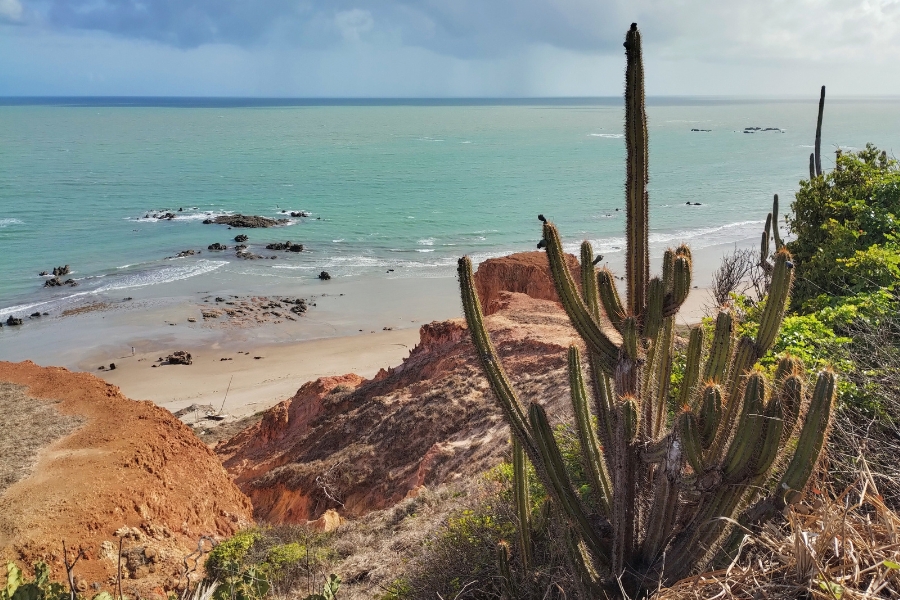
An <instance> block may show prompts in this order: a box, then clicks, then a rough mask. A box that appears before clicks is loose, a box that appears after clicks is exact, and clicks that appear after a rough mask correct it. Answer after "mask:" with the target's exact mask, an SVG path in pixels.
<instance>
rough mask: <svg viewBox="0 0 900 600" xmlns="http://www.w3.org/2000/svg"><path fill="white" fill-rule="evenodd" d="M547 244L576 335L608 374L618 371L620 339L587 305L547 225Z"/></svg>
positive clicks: (556, 234) (558, 289) (555, 235)
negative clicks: (618, 340)
mask: <svg viewBox="0 0 900 600" xmlns="http://www.w3.org/2000/svg"><path fill="white" fill-rule="evenodd" d="M544 240H545V241H546V243H547V258H548V260H549V263H550V273H551V274H552V275H553V282H554V284H555V285H556V292H557V294H559V299H560V301H561V302H562V305H563V308H564V309H565V310H566V313H567V314H568V315H569V320H570V321H571V322H572V326H573V327H574V328H575V331H577V332H578V334H579V335H580V336H581V337H582V338H583V339H584V341H585V343H587V345H588V347H589V348H590V349H591V350H593V351H594V352H596V353H597V355H598V359H599V360H600V364H601V366H602V367H603V368H604V369H605V370H606V371H607V372H609V373H611V372H612V371H613V369H614V368H615V363H616V359H617V358H618V355H619V349H618V346H617V344H616V343H615V341H614V339H613V338H614V337H618V335H617V334H616V333H615V332H614V331H610V330H607V331H604V330H603V328H601V326H600V325H599V324H598V323H597V320H596V319H595V318H594V316H593V315H592V314H591V311H590V309H588V307H587V306H586V305H585V303H584V301H583V300H582V299H581V296H580V295H579V294H578V288H577V287H576V286H575V282H574V281H573V280H572V274H571V273H570V272H569V267H568V266H567V265H566V260H565V254H564V252H563V249H562V241H561V240H560V238H559V232H557V231H556V227H554V226H553V225H552V224H551V223H544Z"/></svg>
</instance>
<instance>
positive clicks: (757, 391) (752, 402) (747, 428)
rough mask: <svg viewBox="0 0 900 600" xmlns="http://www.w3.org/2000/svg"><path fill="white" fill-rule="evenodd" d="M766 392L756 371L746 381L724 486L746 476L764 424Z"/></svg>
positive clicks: (763, 380)
mask: <svg viewBox="0 0 900 600" xmlns="http://www.w3.org/2000/svg"><path fill="white" fill-rule="evenodd" d="M765 389H766V380H765V378H764V377H763V376H762V374H761V373H760V372H759V371H756V372H754V373H753V374H751V375H750V377H749V378H748V379H747V385H746V386H745V388H744V402H743V407H742V410H741V416H740V420H739V421H738V424H737V427H736V428H735V433H734V439H733V440H732V441H731V444H730V445H729V447H728V452H727V454H726V455H725V462H724V467H725V468H724V480H725V481H726V482H727V483H738V482H740V481H742V480H744V479H746V478H747V477H748V476H749V470H750V468H751V466H752V463H753V459H754V456H755V455H756V453H757V450H758V448H759V441H760V437H761V433H762V428H763V424H764V422H765V420H766V419H765V417H764V410H763V407H764V404H765Z"/></svg>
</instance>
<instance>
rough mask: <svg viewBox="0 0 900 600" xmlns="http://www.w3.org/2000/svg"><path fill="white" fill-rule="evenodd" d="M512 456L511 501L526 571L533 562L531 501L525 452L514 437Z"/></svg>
mask: <svg viewBox="0 0 900 600" xmlns="http://www.w3.org/2000/svg"><path fill="white" fill-rule="evenodd" d="M512 456H513V499H514V500H515V505H516V515H517V516H518V517H519V546H520V549H521V552H522V565H523V566H524V567H525V570H526V571H527V570H528V569H530V568H531V564H532V563H533V562H534V561H533V560H532V556H533V548H532V544H531V499H530V498H529V495H528V476H527V474H526V472H525V451H524V450H523V449H522V444H521V443H519V440H518V438H516V436H513V438H512Z"/></svg>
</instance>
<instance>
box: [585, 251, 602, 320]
mask: <svg viewBox="0 0 900 600" xmlns="http://www.w3.org/2000/svg"><path fill="white" fill-rule="evenodd" d="M581 295H582V297H583V298H584V303H585V305H587V307H588V310H589V311H590V312H591V314H592V315H593V316H594V318H595V319H597V320H598V322H599V319H600V298H599V295H598V293H597V275H596V273H595V272H594V249H593V248H592V247H591V243H590V242H588V241H587V240H585V241H583V242H581Z"/></svg>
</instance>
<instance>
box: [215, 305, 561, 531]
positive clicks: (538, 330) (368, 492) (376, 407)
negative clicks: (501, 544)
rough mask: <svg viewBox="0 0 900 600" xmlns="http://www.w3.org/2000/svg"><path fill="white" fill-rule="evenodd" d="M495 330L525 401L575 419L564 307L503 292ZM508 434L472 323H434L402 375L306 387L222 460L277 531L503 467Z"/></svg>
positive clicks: (222, 450) (394, 372) (399, 370)
mask: <svg viewBox="0 0 900 600" xmlns="http://www.w3.org/2000/svg"><path fill="white" fill-rule="evenodd" d="M495 304H496V305H497V307H498V309H499V310H498V311H497V312H496V313H495V314H493V315H491V316H490V317H488V318H487V320H486V322H487V326H488V329H489V330H490V332H491V334H492V337H493V339H494V343H495V345H496V346H497V349H498V351H499V353H500V355H501V356H502V357H503V359H504V364H505V366H506V368H507V370H508V372H509V373H510V376H511V377H512V378H513V380H514V382H515V384H516V387H517V389H518V391H519V393H520V394H521V399H522V400H523V402H525V403H528V402H530V401H532V400H536V401H540V402H542V403H544V404H545V405H549V406H550V407H551V410H550V413H551V415H554V417H555V418H559V417H561V416H565V417H567V416H568V411H569V410H570V409H569V402H568V394H569V392H568V387H567V385H566V381H567V379H566V372H565V370H566V348H567V347H568V346H569V345H570V344H571V343H573V342H574V341H575V339H576V337H577V336H576V335H575V333H574V331H573V330H572V329H571V327H570V325H569V322H568V318H567V317H566V315H565V314H564V313H563V312H562V311H561V309H560V308H559V307H558V305H557V304H556V303H555V302H552V301H548V300H540V299H534V298H531V297H529V296H526V295H524V294H516V293H509V292H503V291H500V292H497V294H496V302H495ZM508 436H509V431H508V428H507V427H506V425H505V423H504V421H503V418H502V416H501V415H500V412H499V410H498V409H497V407H496V404H495V401H494V398H493V396H492V394H491V393H490V391H489V388H488V383H487V380H486V379H485V378H484V376H483V374H482V372H481V367H480V365H479V364H478V362H477V357H476V356H475V351H474V347H473V346H472V345H471V342H470V340H469V336H468V331H467V330H466V327H465V323H464V322H462V321H461V320H452V321H445V322H440V323H430V324H428V325H425V326H423V327H422V328H421V330H420V343H419V344H418V345H417V346H416V347H415V348H414V349H413V350H412V351H411V352H410V355H409V357H408V358H407V359H406V360H404V361H403V363H402V364H401V365H399V366H397V367H395V368H392V369H388V370H385V371H382V372H380V373H379V374H378V375H377V376H376V377H374V378H373V379H372V380H368V381H364V380H362V379H361V378H359V377H357V376H355V375H347V376H343V377H329V378H323V379H319V380H317V381H315V382H311V383H308V384H306V385H304V386H303V387H302V388H301V389H300V390H299V391H298V392H297V394H296V395H295V396H294V397H293V398H291V399H290V400H286V401H285V402H283V403H281V404H279V405H278V406H276V407H274V408H273V409H271V410H270V411H268V412H267V413H266V415H265V417H264V418H263V420H262V421H261V422H260V423H258V424H256V425H254V426H252V427H251V428H249V429H248V430H246V431H244V432H242V433H241V434H239V435H238V436H236V437H234V438H232V439H231V440H229V441H227V442H224V443H222V444H220V445H219V446H218V447H217V448H216V453H217V454H218V455H219V456H220V457H221V459H222V461H223V464H224V465H225V467H226V469H227V470H228V472H229V473H230V474H231V475H232V477H233V478H234V480H235V482H236V483H237V484H238V486H239V487H240V488H241V490H242V491H244V493H246V494H247V495H248V496H249V497H250V498H251V500H252V502H253V506H254V515H255V517H256V518H257V519H259V520H264V521H268V522H276V523H282V522H293V523H297V522H299V523H302V522H306V521H307V520H314V519H317V518H318V517H320V516H321V515H323V514H324V513H325V511H326V510H328V509H336V510H337V511H338V512H339V513H340V514H341V515H344V516H348V517H352V516H358V515H362V514H364V513H366V512H368V511H371V510H373V509H380V508H385V507H388V506H391V505H393V504H394V503H396V502H398V501H400V500H403V499H404V498H406V497H408V496H410V495H414V494H416V493H418V491H419V490H420V489H421V486H423V485H424V486H433V485H436V484H440V483H444V482H447V481H451V480H453V479H454V478H459V477H467V476H474V475H476V474H478V473H481V472H483V471H484V470H486V469H488V468H490V467H491V466H493V465H494V464H496V463H497V462H498V461H499V460H500V459H501V457H502V456H503V454H504V453H505V452H506V451H507V448H508Z"/></svg>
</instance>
